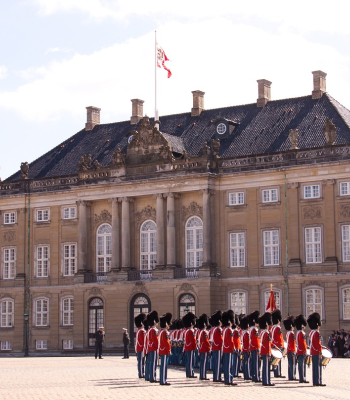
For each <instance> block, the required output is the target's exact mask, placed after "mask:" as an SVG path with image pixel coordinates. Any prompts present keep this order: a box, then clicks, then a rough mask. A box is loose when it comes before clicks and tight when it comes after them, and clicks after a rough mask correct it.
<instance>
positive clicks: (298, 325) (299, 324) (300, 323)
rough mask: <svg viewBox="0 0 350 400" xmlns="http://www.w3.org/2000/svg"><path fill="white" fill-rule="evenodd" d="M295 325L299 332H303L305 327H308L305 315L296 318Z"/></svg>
mask: <svg viewBox="0 0 350 400" xmlns="http://www.w3.org/2000/svg"><path fill="white" fill-rule="evenodd" d="M294 323H295V326H296V328H297V329H298V331H301V330H302V327H303V326H305V327H306V326H307V322H306V319H305V317H304V315H303V314H300V315H298V316H297V317H296V318H295V320H294Z"/></svg>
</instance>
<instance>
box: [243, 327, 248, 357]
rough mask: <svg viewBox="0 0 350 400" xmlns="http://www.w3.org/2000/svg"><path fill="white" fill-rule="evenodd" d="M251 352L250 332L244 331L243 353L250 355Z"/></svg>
mask: <svg viewBox="0 0 350 400" xmlns="http://www.w3.org/2000/svg"><path fill="white" fill-rule="evenodd" d="M248 351H249V332H248V331H242V353H248Z"/></svg>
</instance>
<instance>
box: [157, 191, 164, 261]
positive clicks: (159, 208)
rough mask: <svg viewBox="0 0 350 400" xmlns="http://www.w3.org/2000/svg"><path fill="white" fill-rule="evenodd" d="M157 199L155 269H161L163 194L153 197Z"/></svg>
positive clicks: (162, 256) (162, 254)
mask: <svg viewBox="0 0 350 400" xmlns="http://www.w3.org/2000/svg"><path fill="white" fill-rule="evenodd" d="M155 197H156V198H157V206H156V223H157V265H156V268H163V267H164V265H165V259H164V242H165V234H164V233H165V232H164V197H163V194H161V193H158V194H156V195H155Z"/></svg>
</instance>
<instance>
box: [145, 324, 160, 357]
mask: <svg viewBox="0 0 350 400" xmlns="http://www.w3.org/2000/svg"><path fill="white" fill-rule="evenodd" d="M157 350H158V329H157V328H156V327H154V326H153V327H152V328H150V329H149V332H148V346H147V353H149V352H150V351H157Z"/></svg>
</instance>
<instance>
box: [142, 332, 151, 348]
mask: <svg viewBox="0 0 350 400" xmlns="http://www.w3.org/2000/svg"><path fill="white" fill-rule="evenodd" d="M149 332H150V329H149V328H148V329H147V331H146V333H145V341H144V345H143V351H144V353H145V354H148V339H149V338H148V335H149Z"/></svg>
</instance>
